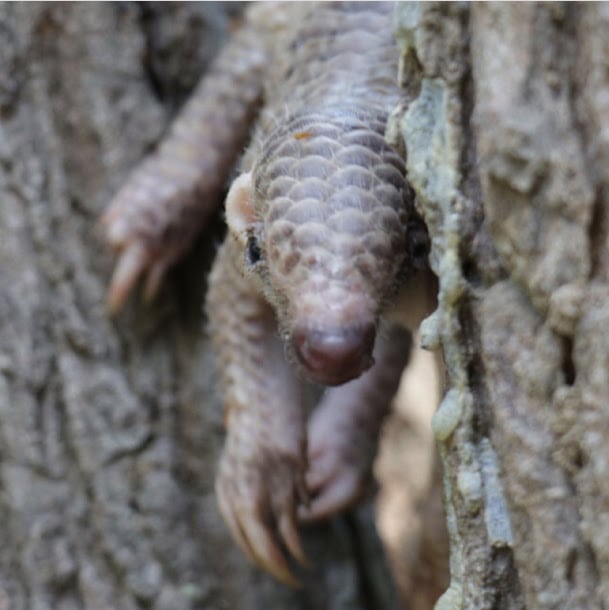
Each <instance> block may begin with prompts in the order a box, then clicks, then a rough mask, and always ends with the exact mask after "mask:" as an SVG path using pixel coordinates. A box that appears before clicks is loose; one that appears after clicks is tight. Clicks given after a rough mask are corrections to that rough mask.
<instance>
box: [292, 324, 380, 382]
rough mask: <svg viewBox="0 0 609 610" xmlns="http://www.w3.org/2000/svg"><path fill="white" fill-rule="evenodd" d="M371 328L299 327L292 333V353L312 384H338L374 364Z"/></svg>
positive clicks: (365, 326) (373, 328)
mask: <svg viewBox="0 0 609 610" xmlns="http://www.w3.org/2000/svg"><path fill="white" fill-rule="evenodd" d="M375 334H376V331H375V325H374V324H373V323H371V322H370V323H365V324H363V325H352V326H347V327H340V328H331V329H328V328H324V329H318V328H315V329H311V328H310V327H308V326H307V325H304V324H303V325H299V326H297V327H296V328H295V329H294V330H293V332H292V345H293V348H294V353H295V354H296V358H297V359H298V361H299V362H300V364H301V365H302V366H303V367H304V369H305V374H306V375H307V376H308V377H309V378H310V379H311V380H312V381H314V382H316V383H320V384H323V385H340V384H341V383H345V382H347V381H350V380H351V379H355V378H356V377H359V376H360V375H361V374H362V373H363V372H364V371H366V370H367V369H369V368H370V367H371V366H372V364H373V363H374V359H373V358H372V349H373V347H374V339H375Z"/></svg>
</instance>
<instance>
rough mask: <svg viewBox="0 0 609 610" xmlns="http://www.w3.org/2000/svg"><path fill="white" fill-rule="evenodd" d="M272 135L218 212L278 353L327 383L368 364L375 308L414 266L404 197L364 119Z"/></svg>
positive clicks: (397, 165)
mask: <svg viewBox="0 0 609 610" xmlns="http://www.w3.org/2000/svg"><path fill="white" fill-rule="evenodd" d="M377 127H379V126H377ZM380 127H382V125H381V126H380ZM276 131H277V132H276V133H273V134H271V136H269V138H268V140H267V141H266V142H265V144H264V146H263V147H262V154H261V155H260V157H259V159H258V162H257V163H256V164H255V165H254V167H253V169H252V171H251V173H248V174H244V175H242V176H241V177H240V178H239V179H238V180H237V182H236V183H235V185H234V186H233V188H232V189H231V192H230V193H229V197H228V200H227V217H228V221H229V225H230V227H231V231H232V232H233V234H236V233H237V234H239V235H240V242H241V244H242V246H243V249H244V257H245V265H246V267H248V268H250V269H251V270H253V271H255V272H256V273H258V274H259V275H260V278H261V282H262V286H263V290H264V292H265V294H266V296H267V299H268V300H269V302H270V303H271V304H272V305H273V306H274V308H275V311H276V315H277V318H278V322H279V326H280V329H281V332H282V334H283V336H284V338H285V340H286V345H287V346H288V353H289V354H291V355H292V356H293V358H294V360H295V361H296V362H297V363H298V365H299V366H300V369H301V371H302V372H303V373H304V375H305V376H306V377H308V378H309V379H311V380H312V381H314V382H316V383H321V384H324V385H338V384H341V383H345V382H347V381H349V380H351V379H354V378H356V377H358V376H359V375H361V374H362V373H363V372H364V371H365V370H367V369H368V368H369V367H370V366H371V365H372V363H373V359H372V351H373V347H374V341H375V335H376V328H377V326H378V322H379V318H380V315H381V313H382V310H383V308H384V307H385V306H386V304H387V301H388V300H389V299H390V298H391V296H392V294H393V293H394V292H395V290H396V287H397V286H398V285H399V281H400V277H401V274H402V273H403V271H404V269H405V268H407V267H408V266H409V264H412V263H413V260H412V259H413V257H412V256H411V254H409V253H410V252H411V251H412V248H409V247H408V242H409V227H410V226H412V218H413V213H414V212H413V195H412V191H411V189H410V187H409V186H408V184H407V182H406V179H405V169H404V163H403V161H402V159H401V158H400V156H399V155H398V154H397V153H396V152H395V151H394V150H393V149H392V148H391V147H390V146H389V145H388V144H387V143H386V142H385V140H384V138H383V136H382V135H381V134H382V129H380V128H378V129H377V130H375V129H371V127H370V121H367V123H364V122H363V121H359V120H354V119H353V118H351V119H350V120H349V121H347V120H340V119H337V118H333V120H323V119H322V118H319V117H313V118H311V117H309V118H308V119H306V120H305V119H299V120H294V121H292V122H291V123H290V122H288V123H286V124H284V125H283V126H282V127H281V128H280V130H279V129H278V130H276ZM240 181H241V185H240V187H239V182H240ZM237 215H239V218H240V219H241V220H242V222H239V223H237V222H235V218H236V216H237ZM231 220H232V221H231ZM425 255H426V252H425ZM414 262H416V261H414Z"/></svg>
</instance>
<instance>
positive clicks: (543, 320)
mask: <svg viewBox="0 0 609 610" xmlns="http://www.w3.org/2000/svg"><path fill="white" fill-rule="evenodd" d="M608 27H609V11H608V10H607V6H606V5H605V4H596V3H594V4H585V5H581V4H553V3H547V4H546V3H543V4H529V3H523V4H502V3H490V4H487V3H480V4H436V3H430V4H422V5H411V4H404V5H401V6H400V7H399V38H400V40H401V43H402V46H403V50H404V57H403V59H404V61H403V70H402V71H403V74H402V77H403V78H404V79H406V80H407V94H408V96H409V99H408V100H407V102H411V103H410V104H407V109H406V110H405V111H403V112H402V113H400V114H399V116H397V117H396V120H397V123H396V126H397V127H398V128H399V129H396V126H394V130H395V131H401V133H402V135H403V138H404V141H405V147H406V150H407V155H408V172H409V178H410V180H411V181H412V184H413V186H414V188H415V190H416V191H417V195H418V199H419V205H420V207H421V210H422V212H423V214H424V217H425V219H426V221H427V223H428V226H429V228H430V232H431V234H432V238H433V253H432V265H433V268H434V270H435V271H436V272H437V274H438V275H439V278H440V295H439V301H440V306H439V308H438V310H437V312H436V313H435V314H434V316H433V317H432V318H431V319H428V320H427V321H426V323H425V324H424V327H423V329H422V333H423V340H424V342H426V343H427V344H428V345H432V346H433V345H435V344H441V345H442V348H443V353H444V357H445V362H446V367H447V382H448V391H447V393H446V395H445V398H444V399H443V401H442V404H441V405H440V407H439V409H438V412H437V413H436V414H435V416H434V420H433V428H434V432H435V435H436V438H437V440H438V443H439V447H440V453H441V457H442V462H443V466H444V499H445V507H446V511H447V522H448V528H449V536H450V542H451V561H450V563H451V585H450V587H449V589H448V591H447V592H446V593H445V594H444V595H443V597H442V598H441V600H440V601H439V602H438V604H437V605H436V609H437V610H447V609H451V610H452V609H457V608H458V609H461V608H463V609H467V610H478V609H483V608H484V609H491V608H492V609H510V610H517V609H524V608H527V609H528V610H533V609H534V610H546V609H548V610H549V609H557V610H558V609H565V608H569V609H570V610H574V609H582V610H583V609H602V608H607V607H608V606H609V521H608V518H607V517H608V515H609V482H608V481H609V479H608V477H607V472H608V467H609V449H608V444H607V438H608V437H609V330H608V329H609V286H608V276H609V273H608V271H607V269H608V268H609V266H608V264H607V262H608V260H609V248H608V243H609V242H608V233H609V188H608V187H609V135H608V134H609V131H608V129H609V72H608V71H607V61H608V58H609V38H608V37H607V31H608Z"/></svg>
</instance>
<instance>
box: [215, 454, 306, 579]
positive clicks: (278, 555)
mask: <svg viewBox="0 0 609 610" xmlns="http://www.w3.org/2000/svg"><path fill="white" fill-rule="evenodd" d="M230 460H231V456H230V455H226V454H225V455H224V456H223V458H222V461H221V464H220V471H219V474H218V478H217V481H216V496H217V498H218V505H219V508H220V513H221V514H222V517H223V518H224V520H225V522H226V524H227V526H228V528H229V530H230V532H231V534H232V536H233V538H234V539H235V541H236V542H237V544H238V545H239V547H240V548H241V550H242V551H243V552H244V554H245V555H246V557H247V558H248V559H249V560H250V561H251V562H252V563H254V564H255V565H257V566H258V567H260V568H262V569H264V570H266V571H267V572H269V573H270V574H272V575H273V576H274V577H275V578H277V579H278V580H280V581H281V582H283V583H285V584H287V585H289V586H291V587H300V586H301V583H300V582H299V581H298V579H296V578H295V577H294V575H293V574H292V571H291V569H290V566H289V564H288V560H287V559H286V551H287V553H289V554H290V555H291V556H292V557H294V559H296V560H297V561H298V562H299V563H301V564H303V565H308V561H307V558H306V556H305V553H304V550H303V548H302V544H301V542H300V536H299V534H298V529H297V521H296V520H297V509H296V502H297V496H298V493H297V492H296V491H292V489H293V488H292V481H291V477H290V476H289V470H288V471H287V472H286V471H284V470H283V469H282V468H279V470H280V471H283V472H282V476H279V477H278V476H275V475H276V474H277V472H275V473H273V475H271V476H270V477H259V476H254V477H252V478H249V477H247V476H245V477H243V480H241V481H239V482H237V481H235V479H234V474H235V472H238V471H239V470H240V469H238V468H235V466H234V465H231V464H229V463H227V462H230ZM241 466H245V465H244V464H241ZM245 470H247V467H246V468H245ZM250 474H254V473H253V472H251V473H250ZM255 474H258V473H255ZM279 485H280V486H281V489H278V486H279ZM296 488H298V485H296Z"/></svg>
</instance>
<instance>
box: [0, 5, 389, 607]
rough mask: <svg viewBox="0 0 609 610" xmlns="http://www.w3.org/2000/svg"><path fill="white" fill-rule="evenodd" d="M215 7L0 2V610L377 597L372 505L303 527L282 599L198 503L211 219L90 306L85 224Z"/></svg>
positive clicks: (206, 491)
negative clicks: (177, 256)
mask: <svg viewBox="0 0 609 610" xmlns="http://www.w3.org/2000/svg"><path fill="white" fill-rule="evenodd" d="M236 8H238V7H235V6H234V5H229V4H223V3H204V4H179V5H178V4H176V5H164V4H161V5H157V4H140V5H135V4H121V3H94V4H71V3H68V4H64V3H57V4H20V3H16V4H11V3H3V4H0V201H1V206H0V273H1V277H2V288H1V290H0V609H1V610H8V609H10V610H43V609H51V608H52V609H66V610H68V609H70V610H71V609H74V610H75V609H85V610H101V609H104V610H110V609H117V610H136V609H140V610H141V609H155V610H161V609H166V610H181V609H185V610H186V609H193V610H194V609H201V608H205V609H216V608H217V609H220V608H227V609H236V608H243V609H252V610H253V609H263V608H264V609H268V608H277V609H279V608H302V609H307V610H311V609H312V610H315V609H321V608H337V609H338V608H362V609H364V608H370V609H372V608H380V609H389V608H393V607H395V605H394V597H393V589H392V587H391V585H390V580H389V578H388V571H387V569H386V566H385V563H384V560H383V555H382V549H381V547H380V543H379V541H378V538H377V537H376V536H375V534H374V529H373V527H372V515H371V510H370V507H367V508H364V509H362V510H361V511H359V512H357V513H353V514H351V515H348V516H347V517H345V518H343V519H337V520H334V521H332V522H331V523H328V524H325V525H322V526H319V527H315V528H309V529H307V530H306V531H305V533H304V535H305V548H306V550H307V551H308V554H309V557H310V558H311V561H312V568H311V569H310V570H308V571H305V570H302V571H301V572H300V573H299V576H300V578H301V579H302V581H303V588H302V589H301V590H300V591H291V590H289V589H287V588H285V587H283V586H281V585H278V584H276V583H274V582H273V581H272V580H271V579H270V578H269V577H267V576H266V575H264V574H261V573H260V572H259V571H258V570H256V569H253V568H252V567H250V566H249V565H248V564H247V562H246V561H245V559H244V558H243V556H242V554H241V553H240V552H239V551H238V549H237V548H236V546H235V545H234V543H233V542H232V541H231V540H230V538H229V536H228V533H227V530H226V529H225V527H224V525H223V523H222V522H221V519H220V517H219V515H218V512H217V509H216V503H215V498H214V491H213V481H214V474H215V468H216V462H217V457H218V452H219V449H220V447H221V444H222V441H223V424H222V415H221V412H222V411H221V407H220V401H219V396H218V395H217V392H216V389H215V388H216V384H215V375H214V371H213V364H212V359H211V355H210V351H209V345H208V342H207V340H206V338H205V333H204V320H203V317H202V311H201V310H202V299H203V292H204V285H205V280H204V278H205V275H206V271H207V269H208V267H209V262H210V260H211V258H212V256H213V254H214V252H215V248H216V246H217V244H218V243H219V239H220V238H219V232H220V231H221V221H220V216H219V215H218V218H217V219H216V222H215V225H214V226H212V227H211V230H210V232H209V233H207V234H206V236H204V237H203V238H202V239H201V241H200V243H199V244H198V245H197V247H196V248H195V251H194V252H193V254H192V255H191V256H190V257H189V258H188V260H187V261H186V262H185V263H184V264H183V265H182V266H181V267H179V268H178V269H176V270H175V272H174V273H172V274H171V276H170V277H169V278H168V280H167V282H166V283H165V286H164V289H163V292H162V294H161V295H160V297H159V299H158V300H157V301H156V302H155V303H154V304H152V305H149V306H144V305H142V304H141V303H138V302H137V301H136V300H134V301H133V302H131V303H130V304H129V306H128V307H127V309H126V311H125V312H124V313H122V314H121V315H120V316H119V317H118V318H117V319H115V320H112V319H109V318H108V316H107V315H106V312H105V311H104V293H105V290H106V286H107V283H108V279H109V276H110V272H111V267H112V257H111V255H110V253H109V252H107V249H106V248H105V246H104V244H103V243H102V240H101V237H100V234H99V232H98V230H97V228H96V223H97V221H98V218H99V216H100V215H101V213H102V211H103V210H104V208H105V206H106V204H107V202H108V201H109V199H110V197H111V195H112V194H113V193H114V192H115V190H116V189H117V188H118V186H119V185H120V184H121V183H122V182H123V181H124V179H125V177H126V175H127V173H128V171H129V170H130V169H131V168H132V167H133V166H134V165H135V164H136V163H137V162H138V161H139V160H140V159H141V158H142V156H143V155H144V154H145V152H146V151H148V150H149V149H150V148H151V147H152V146H153V145H154V144H155V142H156V141H157V140H158V139H159V137H160V136H161V134H162V133H163V130H164V129H165V128H166V126H167V124H168V122H169V120H170V119H171V116H172V115H173V113H174V112H175V110H176V109H177V107H178V106H179V105H180V104H181V102H182V101H183V99H184V97H185V96H186V95H187V93H188V92H189V91H190V89H191V88H192V87H193V86H194V84H195V82H196V81H197V79H198V78H199V76H200V75H201V73H202V72H203V69H204V67H205V65H207V63H208V61H209V59H210V57H211V56H212V55H213V54H214V53H215V51H216V50H217V48H218V47H219V45H220V43H221V41H222V39H223V38H224V37H225V36H226V35H228V33H229V29H230V25H231V24H230V20H231V12H235V9H236Z"/></svg>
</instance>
